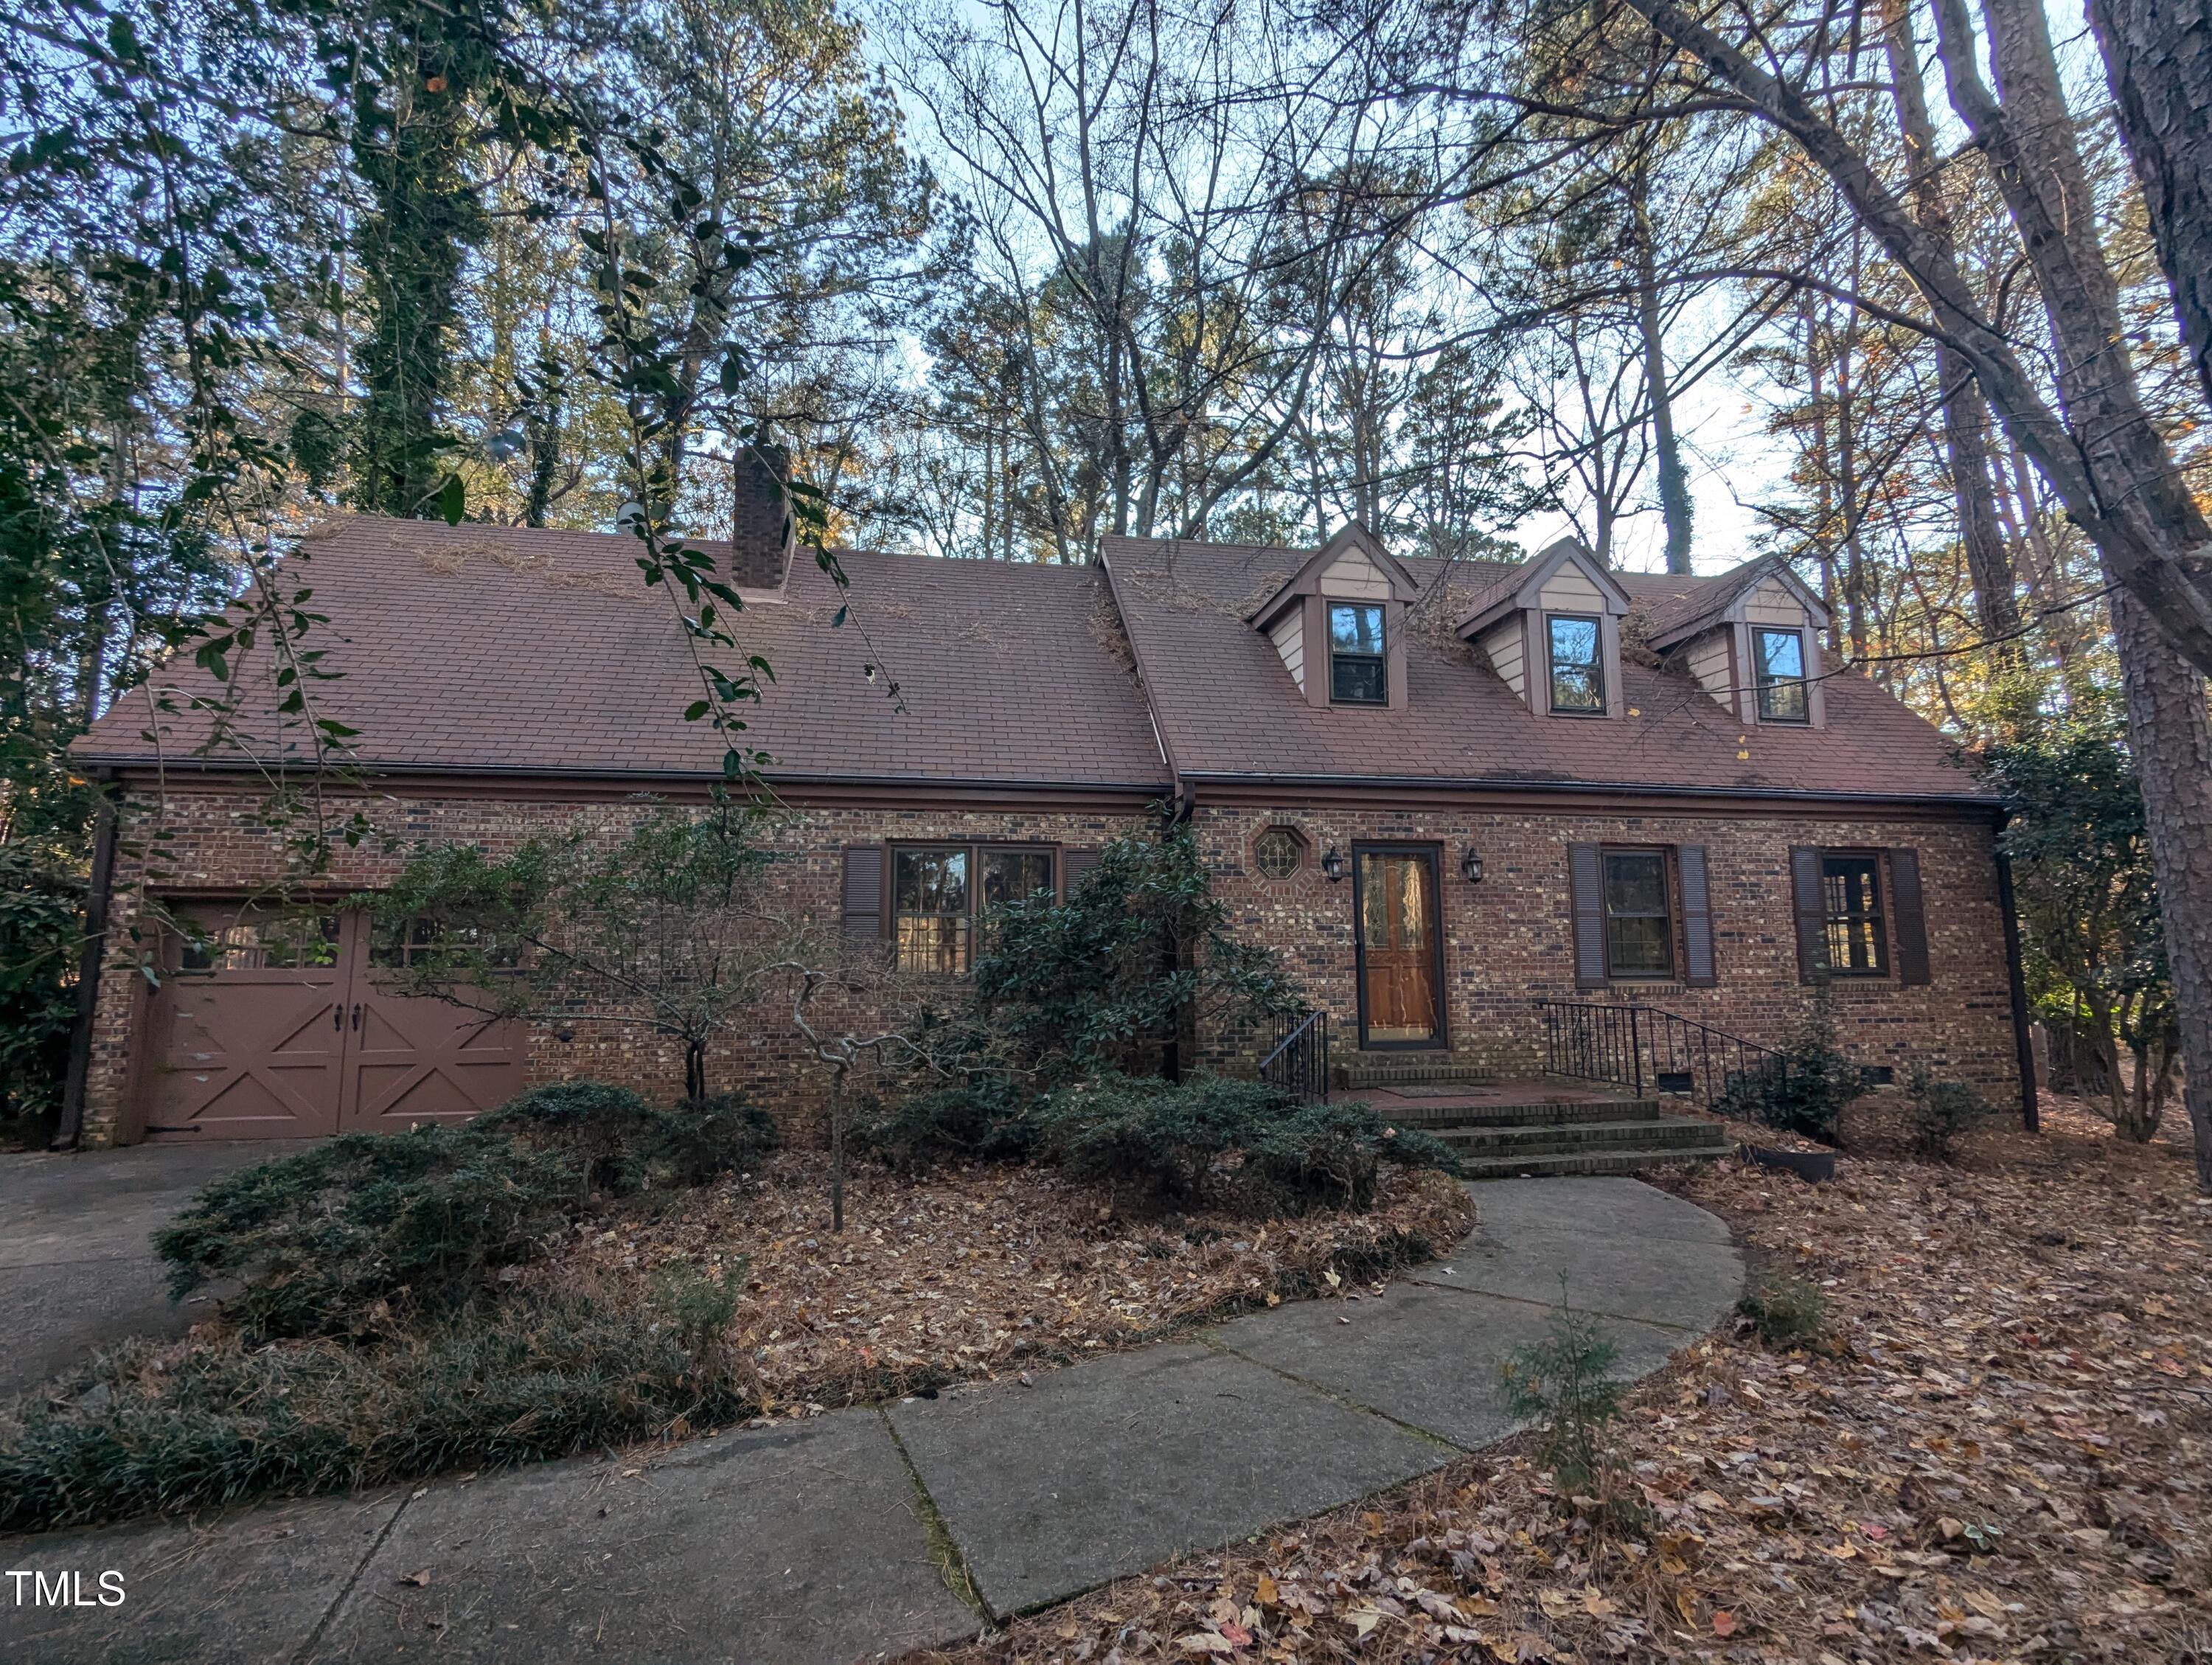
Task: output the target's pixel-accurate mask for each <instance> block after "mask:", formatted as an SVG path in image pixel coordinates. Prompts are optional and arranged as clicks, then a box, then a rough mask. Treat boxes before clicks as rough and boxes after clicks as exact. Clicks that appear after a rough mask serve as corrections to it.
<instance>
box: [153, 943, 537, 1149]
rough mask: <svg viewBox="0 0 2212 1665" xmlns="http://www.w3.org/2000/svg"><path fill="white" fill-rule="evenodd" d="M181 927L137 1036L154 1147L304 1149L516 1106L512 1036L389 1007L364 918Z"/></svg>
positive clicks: (440, 1003)
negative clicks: (342, 1136) (146, 1064)
mask: <svg viewBox="0 0 2212 1665" xmlns="http://www.w3.org/2000/svg"><path fill="white" fill-rule="evenodd" d="M178 912H179V915H182V916H183V917H184V918H185V920H186V921H188V922H189V923H190V924H191V927H193V933H194V934H193V935H192V936H191V938H183V937H175V936H173V937H172V938H171V939H170V941H169V944H168V949H167V961H166V963H165V965H164V968H163V969H164V972H165V975H164V976H163V979H162V983H161V988H160V990H159V991H158V992H157V993H156V994H155V998H154V1000H153V1003H152V1010H151V1013H150V1020H149V1027H148V1033H147V1048H148V1055H149V1058H150V1060H151V1070H150V1078H149V1080H148V1081H147V1084H146V1094H147V1117H146V1132H147V1134H148V1136H149V1138H152V1139H161V1138H165V1137H183V1136H191V1137H193V1138H197V1139H308V1138H314V1137H317V1136H319V1135H322V1134H327V1133H339V1132H345V1131H351V1130H353V1129H356V1128H362V1129H374V1128H391V1129H395V1130H398V1129H404V1128H406V1127H410V1126H411V1125H412V1124H414V1123H416V1122H417V1121H464V1120H466V1119H467V1118H468V1117H470V1116H471V1115H475V1114H477V1111H479V1110H485V1109H490V1108H491V1107H492V1106H493V1105H495V1104H497V1103H501V1102H502V1101H504V1100H506V1099H507V1098H510V1097H513V1095H514V1094H515V1093H517V1092H519V1091H520V1090H521V1088H522V1085H523V1079H524V1075H525V1073H526V1066H527V1062H528V1060H527V1054H526V1043H525V1037H524V1035H523V1030H522V1026H521V1025H520V1024H517V1023H513V1022H511V1021H501V1020H495V1019H492V1018H486V1017H485V1016H484V1015H483V1014H482V1013H480V1012H470V1011H468V1010H466V1009H465V1008H463V1007H461V1006H455V1005H453V1004H451V1003H449V1002H447V1001H445V1000H425V999H421V998H407V997H402V996H399V995H396V994H388V993H386V992H385V991H384V990H383V989H382V988H380V987H379V979H378V978H377V976H376V975H375V973H376V970H377V961H378V959H379V956H378V955H377V953H376V951H375V945H374V943H373V942H372V934H373V933H372V932H371V929H370V926H369V921H368V918H367V916H366V915H362V914H360V913H358V912H343V913H342V912H339V911H337V910H336V909H331V910H329V911H319V910H318V909H316V908H313V907H312V906H311V907H309V908H305V909H288V910H279V909H273V908H260V907H258V906H255V905H253V904H251V903H240V902H200V903H194V904H191V905H190V906H188V907H185V906H180V907H179V909H178Z"/></svg>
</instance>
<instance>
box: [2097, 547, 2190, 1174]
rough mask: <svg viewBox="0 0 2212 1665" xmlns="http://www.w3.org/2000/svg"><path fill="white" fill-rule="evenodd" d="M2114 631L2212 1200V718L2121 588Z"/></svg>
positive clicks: (2186, 1100)
mask: <svg viewBox="0 0 2212 1665" xmlns="http://www.w3.org/2000/svg"><path fill="white" fill-rule="evenodd" d="M2112 634H2113V636H2114V637H2115V639H2116V640H2117V641H2118V644H2119V650H2120V676H2121V682H2122V685H2123V687H2124V690H2125V692H2126V695H2127V704H2128V742H2129V744H2130V745H2131V746H2132V747H2133V748H2134V749H2135V754H2136V769H2137V771H2138V772H2139V773H2140V775H2141V776H2142V795H2143V813H2144V817H2145V819H2146V820H2147V821H2148V824H2149V828H2150V854H2151V867H2152V871H2153V872H2154V873H2155V874H2156V875H2157V878H2158V904H2159V914H2160V917H2161V918H2162V919H2163V920H2164V921H2165V923H2166V959H2167V961H2168V963H2169V964H2170V965H2171V967H2172V973H2173V1004H2174V1009H2175V1011H2176V1012H2177V1013H2178V1014H2179V1022H2180V1029H2181V1058H2182V1071H2183V1076H2184V1080H2183V1084H2182V1103H2183V1104H2184V1105H2185V1107H2186V1108H2187V1109H2188V1111H2189V1125H2190V1127H2191V1128H2192V1129H2193V1130H2194V1131H2195V1133H2196V1136H2197V1185H2198V1188H2200V1189H2202V1190H2203V1191H2205V1192H2206V1193H2208V1194H2212V722H2208V721H2207V720H2206V715H2205V708H2204V678H2202V677H2200V676H2198V675H2197V669H2196V667H2195V666H2194V665H2190V664H2189V663H2188V662H2187V661H2186V660H2185V659H2182V657H2181V656H2180V655H2179V653H2175V652H2174V651H2173V649H2172V647H2169V646H2168V645H2167V644H2166V640H2165V638H2164V637H2162V636H2160V635H2159V633H2158V630H2157V628H2156V626H2155V625H2154V624H2153V623H2152V622H2151V620H2150V618H2149V617H2148V610H2147V609H2146V608H2145V607H2144V606H2143V605H2142V602H2140V601H2138V600H2137V599H2136V598H2135V596H2134V595H2133V594H2132V593H2130V592H2128V591H2125V590H2120V589H2115V590H2114V591H2113V592H2112Z"/></svg>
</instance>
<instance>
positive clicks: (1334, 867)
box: [1321, 844, 1344, 884]
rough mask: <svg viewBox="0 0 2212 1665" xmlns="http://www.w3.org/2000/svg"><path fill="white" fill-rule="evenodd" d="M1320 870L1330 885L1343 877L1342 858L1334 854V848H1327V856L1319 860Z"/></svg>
mask: <svg viewBox="0 0 2212 1665" xmlns="http://www.w3.org/2000/svg"><path fill="white" fill-rule="evenodd" d="M1321 870H1322V874H1323V876H1324V877H1326V878H1328V882H1329V883H1330V884H1336V883H1337V882H1338V881H1339V880H1340V879H1341V878H1343V877H1344V858H1343V857H1342V856H1340V855H1339V854H1337V853H1336V846H1335V845H1334V844H1332V845H1330V846H1329V847H1328V854H1327V855H1325V856H1323V857H1322V859H1321Z"/></svg>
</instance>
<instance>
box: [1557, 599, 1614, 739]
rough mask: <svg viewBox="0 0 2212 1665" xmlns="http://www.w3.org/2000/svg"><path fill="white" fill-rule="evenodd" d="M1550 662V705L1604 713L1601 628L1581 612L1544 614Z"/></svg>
mask: <svg viewBox="0 0 2212 1665" xmlns="http://www.w3.org/2000/svg"><path fill="white" fill-rule="evenodd" d="M1544 640H1545V643H1546V647H1547V658H1548V659H1549V661H1550V665H1551V683H1552V709H1553V710H1554V711H1557V712H1564V713H1566V714H1570V715H1572V716H1603V715H1604V714H1605V631H1604V629H1603V627H1602V625H1601V623H1600V622H1599V621H1598V620H1597V619H1596V618H1595V617H1590V616H1589V615H1587V614H1583V613H1547V614H1545V615H1544Z"/></svg>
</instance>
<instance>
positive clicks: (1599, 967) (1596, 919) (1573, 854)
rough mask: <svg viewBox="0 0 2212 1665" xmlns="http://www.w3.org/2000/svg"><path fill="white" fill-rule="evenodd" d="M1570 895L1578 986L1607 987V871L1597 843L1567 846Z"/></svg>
mask: <svg viewBox="0 0 2212 1665" xmlns="http://www.w3.org/2000/svg"><path fill="white" fill-rule="evenodd" d="M1567 896H1568V898H1569V906H1570V908H1571V910H1572V913H1573V916H1574V927H1575V987H1577V988H1603V987H1605V871H1604V866H1603V864H1602V863H1601V862H1600V861H1599V860H1598V850H1597V846H1596V845H1595V844H1570V845H1568V846H1567Z"/></svg>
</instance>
